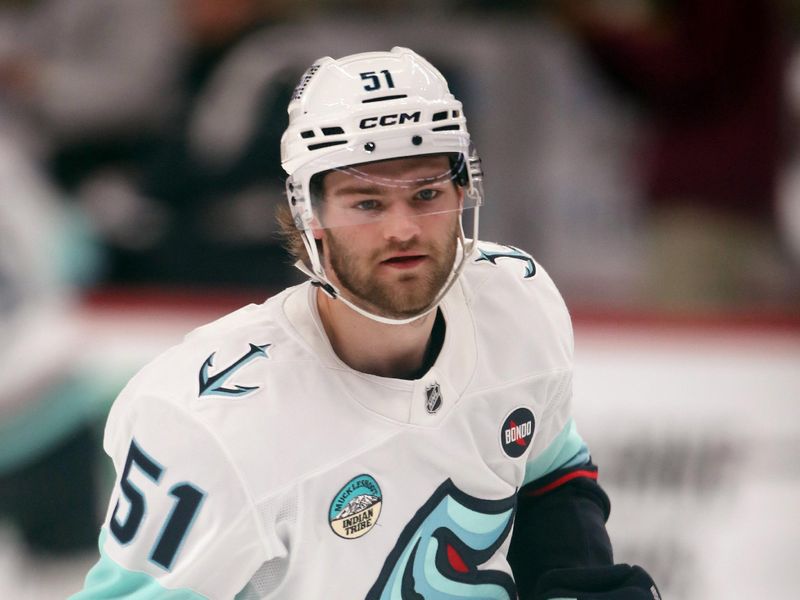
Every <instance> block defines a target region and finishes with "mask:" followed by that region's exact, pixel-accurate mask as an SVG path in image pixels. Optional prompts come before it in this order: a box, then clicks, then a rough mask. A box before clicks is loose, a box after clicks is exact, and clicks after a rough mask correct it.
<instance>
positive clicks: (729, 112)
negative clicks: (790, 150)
mask: <svg viewBox="0 0 800 600" xmlns="http://www.w3.org/2000/svg"><path fill="white" fill-rule="evenodd" d="M621 6H626V7H628V8H629V10H628V11H621V10H620V7H621ZM559 7H560V11H561V14H562V15H563V16H564V17H565V19H566V21H567V23H569V24H570V25H571V26H572V27H573V29H574V31H575V32H576V33H577V34H578V35H579V36H580V37H581V39H583V40H584V41H585V43H586V45H587V47H588V48H589V50H590V52H591V54H592V56H593V57H594V58H595V59H596V60H597V61H598V63H599V64H600V65H601V66H602V68H603V69H604V70H605V72H606V73H607V74H608V75H609V76H610V77H611V78H612V79H613V80H615V81H616V82H617V83H619V84H620V86H622V87H623V89H625V90H626V91H628V92H629V93H631V94H632V95H633V96H634V97H635V98H636V99H637V100H638V101H639V102H640V103H641V105H642V106H643V107H644V108H645V109H646V110H647V111H648V117H649V119H650V128H651V131H650V132H649V134H650V136H649V142H648V144H647V145H646V147H645V148H644V151H643V153H642V155H641V157H640V160H641V165H642V167H643V169H644V177H645V179H646V185H647V189H648V196H649V224H650V226H649V228H648V230H647V232H646V235H648V237H649V238H650V239H651V240H652V244H653V261H652V264H651V265H650V267H649V270H650V277H652V280H651V281H650V283H649V285H648V289H647V290H646V293H647V295H648V299H649V300H650V301H651V302H656V303H657V304H659V305H661V306H663V307H668V308H681V307H689V308H715V307H720V306H744V305H748V304H752V303H754V302H760V303H764V302H769V300H770V298H773V299H774V298H777V299H779V300H780V301H782V302H784V303H785V302H787V301H791V298H792V295H793V293H796V286H795V284H794V282H793V280H792V277H791V276H790V271H789V270H788V267H787V264H786V260H785V257H784V256H783V255H782V254H781V251H780V248H779V247H778V242H777V239H778V238H777V235H776V231H777V230H776V227H775V221H774V218H775V197H776V173H777V169H778V165H779V162H780V158H781V135H780V125H781V118H782V113H781V101H782V77H783V69H784V65H785V48H784V44H783V42H784V40H783V38H782V31H781V29H780V26H779V19H778V16H777V14H776V7H775V6H774V5H773V4H772V2H771V1H770V0H671V1H668V2H656V1H655V0H652V1H650V2H645V1H644V0H642V1H641V2H633V3H630V2H628V3H619V2H610V1H607V2H588V1H585V0H561V1H560V2H559ZM631 7H632V8H633V10H630V8H631ZM793 286H794V287H793Z"/></svg>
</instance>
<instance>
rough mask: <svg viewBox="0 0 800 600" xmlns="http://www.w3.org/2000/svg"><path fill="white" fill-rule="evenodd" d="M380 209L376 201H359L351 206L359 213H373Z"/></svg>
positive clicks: (379, 204)
mask: <svg viewBox="0 0 800 600" xmlns="http://www.w3.org/2000/svg"><path fill="white" fill-rule="evenodd" d="M380 207H381V203H380V202H379V201H377V200H360V201H358V202H356V203H355V204H354V205H353V208H355V209H356V210H361V211H365V212H366V211H375V210H378V209H379V208H380Z"/></svg>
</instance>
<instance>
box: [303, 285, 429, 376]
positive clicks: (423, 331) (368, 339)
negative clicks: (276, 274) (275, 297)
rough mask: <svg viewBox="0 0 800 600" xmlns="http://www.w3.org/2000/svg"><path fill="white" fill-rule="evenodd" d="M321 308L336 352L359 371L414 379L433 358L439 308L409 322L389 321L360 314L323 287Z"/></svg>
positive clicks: (348, 364)
mask: <svg viewBox="0 0 800 600" xmlns="http://www.w3.org/2000/svg"><path fill="white" fill-rule="evenodd" d="M317 308H318V310H319V316H320V319H321V321H322V325H323V327H324V328H325V333H326V334H327V335H328V339H329V340H330V343H331V346H332V347H333V350H334V352H336V355H337V356H338V357H339V359H340V360H341V361H342V362H344V363H345V364H346V365H347V366H349V367H350V368H352V369H355V370H356V371H360V372H362V373H369V374H370V375H378V376H380V377H394V378H398V379H413V378H415V377H416V376H417V375H418V374H419V373H420V372H421V371H422V370H423V369H424V367H425V366H426V363H427V361H428V359H429V358H430V352H429V342H430V341H431V331H432V330H433V325H434V322H435V321H436V312H435V311H434V312H432V313H429V314H427V315H425V316H424V317H420V318H419V319H417V320H416V321H412V322H411V323H408V324H406V325H386V324H383V323H378V322H377V321H373V320H372V319H369V318H367V317H365V316H363V315H360V314H358V313H357V312H355V311H354V310H352V309H351V308H349V307H348V306H347V305H346V304H344V303H343V302H338V301H336V300H333V299H331V298H330V297H329V296H327V295H326V294H324V293H322V292H321V291H318V292H317ZM437 350H438V349H437Z"/></svg>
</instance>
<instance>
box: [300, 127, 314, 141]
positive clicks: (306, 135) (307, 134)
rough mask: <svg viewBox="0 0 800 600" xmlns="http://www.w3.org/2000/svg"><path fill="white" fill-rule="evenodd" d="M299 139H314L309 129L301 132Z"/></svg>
mask: <svg viewBox="0 0 800 600" xmlns="http://www.w3.org/2000/svg"><path fill="white" fill-rule="evenodd" d="M300 137H301V138H303V139H307V138H312V137H314V132H313V131H311V130H310V129H308V130H306V131H301V132H300Z"/></svg>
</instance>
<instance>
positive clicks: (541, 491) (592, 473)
mask: <svg viewBox="0 0 800 600" xmlns="http://www.w3.org/2000/svg"><path fill="white" fill-rule="evenodd" d="M578 477H586V478H588V479H597V471H596V470H595V471H588V470H582V471H572V472H570V473H567V474H566V475H563V476H561V477H559V478H558V479H556V480H555V481H551V482H550V483H548V484H547V485H545V486H542V487H540V488H538V489H535V490H533V491H530V492H528V493H527V494H526V495H527V496H541V495H542V494H546V493H547V492H550V491H552V490H554V489H556V488H557V487H561V486H562V485H564V484H565V483H567V482H568V481H572V480H573V479H576V478H578Z"/></svg>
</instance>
